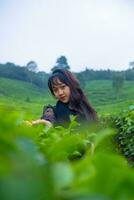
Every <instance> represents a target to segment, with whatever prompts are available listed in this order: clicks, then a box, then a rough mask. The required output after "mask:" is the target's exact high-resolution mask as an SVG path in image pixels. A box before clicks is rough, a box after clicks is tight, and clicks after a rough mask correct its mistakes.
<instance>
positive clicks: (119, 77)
mask: <svg viewBox="0 0 134 200" xmlns="http://www.w3.org/2000/svg"><path fill="white" fill-rule="evenodd" d="M123 84H124V75H123V74H122V73H121V72H116V73H115V74H114V75H113V79H112V86H113V89H114V90H115V93H116V95H117V96H118V95H119V93H120V91H121V89H122V87H123Z"/></svg>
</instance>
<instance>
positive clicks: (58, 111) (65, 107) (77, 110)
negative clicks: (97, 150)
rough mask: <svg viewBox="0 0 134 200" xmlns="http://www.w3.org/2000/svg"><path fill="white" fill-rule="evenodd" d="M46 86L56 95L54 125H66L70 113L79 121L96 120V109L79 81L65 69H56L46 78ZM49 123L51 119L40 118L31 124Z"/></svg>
mask: <svg viewBox="0 0 134 200" xmlns="http://www.w3.org/2000/svg"><path fill="white" fill-rule="evenodd" d="M48 87H49V89H50V91H51V93H52V95H54V96H55V97H56V99H57V100H58V101H57V104H56V106H55V107H54V109H53V111H54V113H55V122H54V124H55V125H62V126H66V125H68V124H69V122H70V115H75V116H76V120H77V121H78V122H79V123H83V122H94V121H96V120H97V115H96V111H95V110H94V109H93V107H92V106H91V105H90V103H89V102H88V100H87V98H86V96H85V95H84V93H83V91H82V89H81V88H80V84H79V81H78V80H77V79H76V78H75V76H74V75H73V74H72V73H71V72H70V71H67V70H64V69H57V70H55V71H54V72H53V73H52V74H51V76H50V77H49V79H48ZM39 123H44V124H46V125H50V124H51V120H49V122H48V120H46V118H45V117H44V118H41V119H40V120H36V121H34V122H32V124H39Z"/></svg>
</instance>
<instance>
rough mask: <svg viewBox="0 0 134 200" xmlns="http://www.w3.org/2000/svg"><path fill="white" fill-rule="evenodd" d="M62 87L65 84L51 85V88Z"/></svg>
mask: <svg viewBox="0 0 134 200" xmlns="http://www.w3.org/2000/svg"><path fill="white" fill-rule="evenodd" d="M62 85H66V84H65V83H59V84H56V85H53V86H52V87H53V88H57V87H58V86H62Z"/></svg>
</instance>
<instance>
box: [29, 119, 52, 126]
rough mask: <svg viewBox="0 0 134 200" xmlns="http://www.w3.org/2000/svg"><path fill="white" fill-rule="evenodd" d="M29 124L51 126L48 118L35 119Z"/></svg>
mask: <svg viewBox="0 0 134 200" xmlns="http://www.w3.org/2000/svg"><path fill="white" fill-rule="evenodd" d="M31 124H32V125H38V124H45V125H46V126H48V127H51V126H52V123H51V122H50V121H48V120H45V119H37V120H35V121H32V122H31Z"/></svg>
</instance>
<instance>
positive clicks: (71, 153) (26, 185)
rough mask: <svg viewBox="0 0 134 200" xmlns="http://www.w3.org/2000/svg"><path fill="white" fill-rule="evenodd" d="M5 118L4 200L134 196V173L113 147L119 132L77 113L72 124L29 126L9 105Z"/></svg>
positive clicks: (0, 192) (1, 130)
mask: <svg viewBox="0 0 134 200" xmlns="http://www.w3.org/2000/svg"><path fill="white" fill-rule="evenodd" d="M3 116H4V117H3ZM0 122H1V126H0V199H2V200H23V199H25V200H34V199H35V200H37V199H51V200H55V199H57V200H78V199H89V200H90V199H91V200H92V199H102V200H105V199H110V200H112V199H115V200H122V199H124V200H128V199H129V200H132V199H133V196H134V192H133V186H134V171H133V169H132V168H130V167H129V166H128V165H127V162H126V160H125V159H124V158H123V157H121V156H120V155H118V154H117V153H116V151H115V152H114V151H113V146H112V145H113V144H112V141H111V138H112V137H114V136H115V134H116V132H115V130H112V129H110V128H108V129H103V128H102V126H101V125H99V124H98V125H97V126H94V125H90V126H86V127H80V126H79V125H78V124H77V123H76V122H75V118H74V117H71V124H70V126H69V127H68V128H63V127H55V128H54V127H52V128H49V129H48V128H47V127H45V126H40V125H39V126H34V127H28V126H26V125H25V123H23V119H22V117H21V115H20V114H17V113H15V112H14V113H9V112H8V109H7V108H4V109H2V110H1V115H0ZM107 141H111V147H110V145H109V144H110V143H109V142H108V143H107ZM107 145H108V146H109V151H108V152H107ZM100 147H101V148H100ZM110 148H111V150H110Z"/></svg>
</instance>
